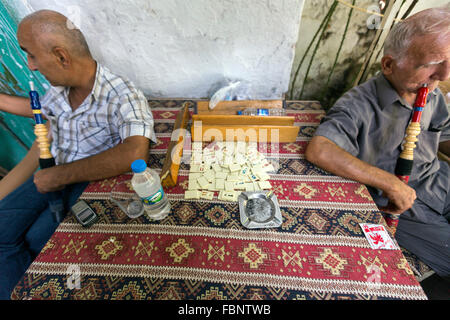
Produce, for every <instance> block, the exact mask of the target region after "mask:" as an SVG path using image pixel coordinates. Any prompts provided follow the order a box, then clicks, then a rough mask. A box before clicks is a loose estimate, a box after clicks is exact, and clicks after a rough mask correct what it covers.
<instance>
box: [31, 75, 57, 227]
mask: <svg viewBox="0 0 450 320" xmlns="http://www.w3.org/2000/svg"><path fill="white" fill-rule="evenodd" d="M29 84H30V99H31V109H32V110H33V114H34V121H35V123H36V125H35V127H34V134H35V135H36V141H37V142H38V146H39V165H40V167H41V169H46V168H51V167H54V166H55V165H56V163H55V159H54V158H53V156H52V154H51V153H50V149H49V148H50V142H49V141H48V137H47V135H48V131H47V127H46V126H45V124H44V120H43V119H42V111H41V109H42V108H41V103H40V101H39V94H38V93H37V91H35V90H34V83H33V81H30V82H29ZM49 198H50V199H49V206H50V211H51V212H52V214H53V218H54V220H55V221H56V222H58V223H60V222H61V221H62V220H63V219H64V217H65V210H64V203H63V196H62V192H61V191H54V192H50V193H49Z"/></svg>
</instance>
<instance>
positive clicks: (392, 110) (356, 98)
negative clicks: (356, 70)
mask: <svg viewBox="0 0 450 320" xmlns="http://www.w3.org/2000/svg"><path fill="white" fill-rule="evenodd" d="M412 114H413V109H412V107H411V106H410V105H409V104H408V103H406V102H405V101H404V99H402V98H401V97H400V96H399V95H398V94H397V92H396V91H395V90H394V88H393V87H392V86H391V84H390V83H389V81H388V80H387V79H386V78H385V77H384V75H383V74H379V75H377V76H375V77H373V78H371V79H370V80H368V81H367V82H365V83H363V84H362V85H360V86H357V87H355V88H353V89H351V90H350V91H348V92H347V93H346V94H344V95H343V96H342V97H341V98H340V99H339V100H338V101H337V102H336V104H335V105H334V106H333V107H332V108H331V109H330V110H329V112H328V113H327V115H326V116H325V117H324V118H323V120H322V123H321V124H320V126H319V127H318V129H317V130H316V132H315V135H318V136H324V137H326V138H328V139H329V140H331V141H333V142H334V143H335V144H336V145H338V146H339V147H341V148H342V149H344V150H346V151H347V152H349V153H350V154H352V155H354V156H355V157H357V158H359V159H361V160H363V161H365V162H367V163H369V164H371V165H373V166H376V167H378V168H380V169H383V170H385V171H388V172H390V173H394V169H395V165H396V163H397V158H398V156H399V155H400V152H401V149H402V148H401V145H402V144H403V139H404V137H405V131H406V128H407V126H408V124H409V122H410V120H411V118H412ZM420 127H421V133H420V134H419V136H418V137H417V138H418V140H419V141H418V142H417V143H416V145H417V147H416V148H415V149H414V166H413V170H412V173H411V176H410V180H409V185H410V186H411V187H412V188H414V189H415V190H416V194H417V197H418V198H419V199H420V200H422V201H423V202H424V203H426V204H427V205H428V206H429V207H431V208H432V209H434V210H435V211H437V212H439V213H441V214H442V213H443V210H444V205H445V199H446V196H447V193H448V192H449V186H450V182H449V172H450V170H449V166H448V164H447V163H445V162H442V161H439V160H438V158H437V151H438V146H439V142H442V141H447V140H450V110H449V107H448V106H447V105H446V103H445V99H444V96H443V95H442V93H441V91H440V90H439V89H436V90H434V91H433V92H431V93H430V94H429V95H428V99H427V104H426V106H425V108H424V110H423V112H422V118H421V121H420ZM369 191H370V193H371V194H372V197H373V198H374V200H375V202H376V203H377V204H378V205H385V204H386V203H387V199H386V198H383V197H382V196H381V194H382V192H381V190H376V189H375V188H371V187H369Z"/></svg>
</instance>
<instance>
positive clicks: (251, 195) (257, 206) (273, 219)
mask: <svg viewBox="0 0 450 320" xmlns="http://www.w3.org/2000/svg"><path fill="white" fill-rule="evenodd" d="M238 201H239V212H240V218H241V223H242V225H243V226H244V227H246V228H249V229H257V228H277V227H279V226H281V224H282V222H283V218H282V216H281V211H280V205H279V204H278V200H277V197H276V195H275V194H273V193H272V192H268V193H267V192H263V191H259V192H242V193H241V194H240V195H239V197H238Z"/></svg>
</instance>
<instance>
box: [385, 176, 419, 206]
mask: <svg viewBox="0 0 450 320" xmlns="http://www.w3.org/2000/svg"><path fill="white" fill-rule="evenodd" d="M383 196H385V197H386V198H388V199H389V203H388V204H387V206H385V207H381V208H380V210H381V211H383V212H386V213H390V214H402V213H403V212H405V211H406V210H408V209H410V208H411V207H412V206H413V204H414V200H416V198H417V196H416V191H415V190H414V189H413V188H411V187H410V186H408V185H407V184H406V183H404V182H403V181H401V180H400V179H393V181H392V185H391V188H390V189H389V190H385V191H384V192H383Z"/></svg>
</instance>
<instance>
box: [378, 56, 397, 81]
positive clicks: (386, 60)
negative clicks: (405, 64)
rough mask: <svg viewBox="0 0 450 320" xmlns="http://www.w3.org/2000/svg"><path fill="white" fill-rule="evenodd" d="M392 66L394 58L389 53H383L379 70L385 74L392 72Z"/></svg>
mask: <svg viewBox="0 0 450 320" xmlns="http://www.w3.org/2000/svg"><path fill="white" fill-rule="evenodd" d="M393 67H394V58H393V57H392V56H391V55H385V56H383V58H381V71H382V72H383V74H384V75H385V76H387V75H390V74H392V69H393Z"/></svg>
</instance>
